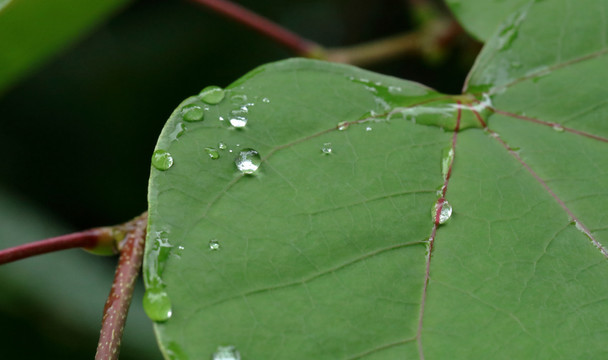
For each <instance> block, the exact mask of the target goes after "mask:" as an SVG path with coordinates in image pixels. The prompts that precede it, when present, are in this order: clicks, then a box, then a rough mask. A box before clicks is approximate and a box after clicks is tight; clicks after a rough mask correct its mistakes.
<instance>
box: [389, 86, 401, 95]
mask: <svg viewBox="0 0 608 360" xmlns="http://www.w3.org/2000/svg"><path fill="white" fill-rule="evenodd" d="M401 91H403V89H401V87H400V86H389V87H388V93H389V94H392V95H397V94H400V93H401Z"/></svg>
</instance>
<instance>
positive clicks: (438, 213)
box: [431, 198, 452, 225]
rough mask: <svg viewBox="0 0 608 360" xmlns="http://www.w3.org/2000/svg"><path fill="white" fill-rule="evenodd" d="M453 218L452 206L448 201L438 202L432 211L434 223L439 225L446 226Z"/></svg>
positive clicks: (442, 199) (440, 200) (441, 200)
mask: <svg viewBox="0 0 608 360" xmlns="http://www.w3.org/2000/svg"><path fill="white" fill-rule="evenodd" d="M451 216H452V206H451V205H450V203H448V201H447V200H445V199H444V198H441V199H439V200H437V202H436V203H435V205H434V206H433V208H432V210H431V217H432V219H433V222H434V223H435V224H437V225H441V224H445V223H446V222H447V221H448V220H449V219H450V217H451Z"/></svg>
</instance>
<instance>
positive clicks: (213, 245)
mask: <svg viewBox="0 0 608 360" xmlns="http://www.w3.org/2000/svg"><path fill="white" fill-rule="evenodd" d="M219 249H220V242H219V241H217V240H216V239H213V240H209V250H219Z"/></svg>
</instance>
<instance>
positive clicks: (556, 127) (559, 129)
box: [553, 124, 564, 132]
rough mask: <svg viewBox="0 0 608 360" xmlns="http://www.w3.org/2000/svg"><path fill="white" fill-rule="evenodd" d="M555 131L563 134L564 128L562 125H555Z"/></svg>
mask: <svg viewBox="0 0 608 360" xmlns="http://www.w3.org/2000/svg"><path fill="white" fill-rule="evenodd" d="M553 130H555V131H557V132H563V131H564V127H563V126H562V125H561V124H553Z"/></svg>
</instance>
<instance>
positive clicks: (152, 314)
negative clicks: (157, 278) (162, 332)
mask: <svg viewBox="0 0 608 360" xmlns="http://www.w3.org/2000/svg"><path fill="white" fill-rule="evenodd" d="M143 305H144V311H145V312H146V315H148V317H149V318H150V319H151V320H152V321H157V322H161V321H167V320H169V319H170V318H171V315H172V313H173V311H172V309H171V300H170V299H169V295H168V294H167V292H166V291H165V290H164V289H162V288H150V289H148V290H146V293H145V294H144V301H143Z"/></svg>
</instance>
